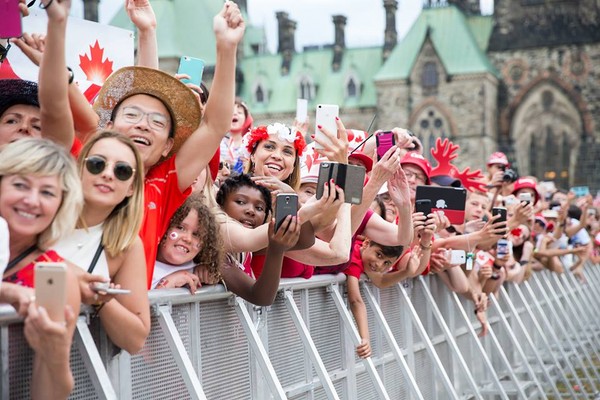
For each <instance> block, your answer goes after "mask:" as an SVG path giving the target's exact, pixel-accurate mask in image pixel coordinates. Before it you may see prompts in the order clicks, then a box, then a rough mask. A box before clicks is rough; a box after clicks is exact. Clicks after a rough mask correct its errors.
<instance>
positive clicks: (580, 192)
mask: <svg viewBox="0 0 600 400" xmlns="http://www.w3.org/2000/svg"><path fill="white" fill-rule="evenodd" d="M571 192H573V193H575V196H576V197H583V196H587V195H588V194H590V188H589V187H588V186H575V187H572V188H571Z"/></svg>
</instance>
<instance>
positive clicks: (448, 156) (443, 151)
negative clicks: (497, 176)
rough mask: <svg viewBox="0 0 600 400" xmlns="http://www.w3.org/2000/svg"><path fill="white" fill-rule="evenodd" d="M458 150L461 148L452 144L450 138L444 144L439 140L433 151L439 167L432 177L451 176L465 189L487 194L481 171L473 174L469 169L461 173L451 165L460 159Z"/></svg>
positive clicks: (434, 170)
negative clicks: (453, 161)
mask: <svg viewBox="0 0 600 400" xmlns="http://www.w3.org/2000/svg"><path fill="white" fill-rule="evenodd" d="M458 149H460V146H459V145H457V144H454V143H452V142H451V141H450V140H448V138H446V139H444V141H443V142H442V139H441V138H437V139H436V141H435V148H432V149H431V155H432V156H433V158H435V161H437V165H436V166H435V168H433V169H432V170H431V176H437V175H449V176H452V177H454V178H457V179H459V180H460V182H461V183H462V185H463V187H464V188H466V189H467V190H469V191H471V192H472V191H478V192H485V191H486V189H485V183H484V182H482V181H481V178H483V175H482V174H481V170H480V169H478V170H475V171H473V172H471V169H470V168H469V167H467V168H465V169H464V170H462V172H461V171H459V169H458V168H457V167H456V166H455V165H453V164H452V163H451V161H452V160H454V159H455V158H456V157H458V154H456V152H457V151H458Z"/></svg>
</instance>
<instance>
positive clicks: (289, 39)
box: [275, 11, 296, 75]
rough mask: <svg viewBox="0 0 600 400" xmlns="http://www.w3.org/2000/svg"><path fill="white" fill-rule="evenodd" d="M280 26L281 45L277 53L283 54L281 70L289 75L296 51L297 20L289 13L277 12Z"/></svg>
mask: <svg viewBox="0 0 600 400" xmlns="http://www.w3.org/2000/svg"><path fill="white" fill-rule="evenodd" d="M275 15H276V16H277V22H278V26H279V45H278V47H277V53H279V54H281V55H283V60H282V62H281V72H282V74H283V75H287V74H288V73H289V71H290V65H291V64H292V55H293V54H294V52H295V47H296V46H295V43H294V35H295V33H296V21H292V20H291V19H290V18H289V15H288V13H286V12H284V11H278V12H277V13H276V14H275Z"/></svg>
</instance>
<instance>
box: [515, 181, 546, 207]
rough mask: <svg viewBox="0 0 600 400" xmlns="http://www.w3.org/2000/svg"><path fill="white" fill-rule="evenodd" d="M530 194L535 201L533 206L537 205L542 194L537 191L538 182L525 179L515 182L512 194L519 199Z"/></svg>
mask: <svg viewBox="0 0 600 400" xmlns="http://www.w3.org/2000/svg"><path fill="white" fill-rule="evenodd" d="M523 193H528V194H530V195H531V198H532V199H534V201H533V204H534V205H535V204H537V202H538V201H539V200H540V194H539V192H538V190H537V182H536V180H535V179H534V178H529V177H524V178H519V179H517V180H516V181H515V184H514V186H513V192H512V194H513V195H514V196H515V197H517V198H519V195H520V194H523Z"/></svg>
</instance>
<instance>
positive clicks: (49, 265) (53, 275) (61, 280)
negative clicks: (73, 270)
mask: <svg viewBox="0 0 600 400" xmlns="http://www.w3.org/2000/svg"><path fill="white" fill-rule="evenodd" d="M66 280H67V265H66V264H65V263H64V262H38V263H36V264H35V267H34V285H35V302H36V304H37V305H38V306H41V307H44V308H45V309H46V311H47V312H48V316H49V317H50V319H51V320H52V321H56V322H64V321H65V305H66V303H67V282H66Z"/></svg>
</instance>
